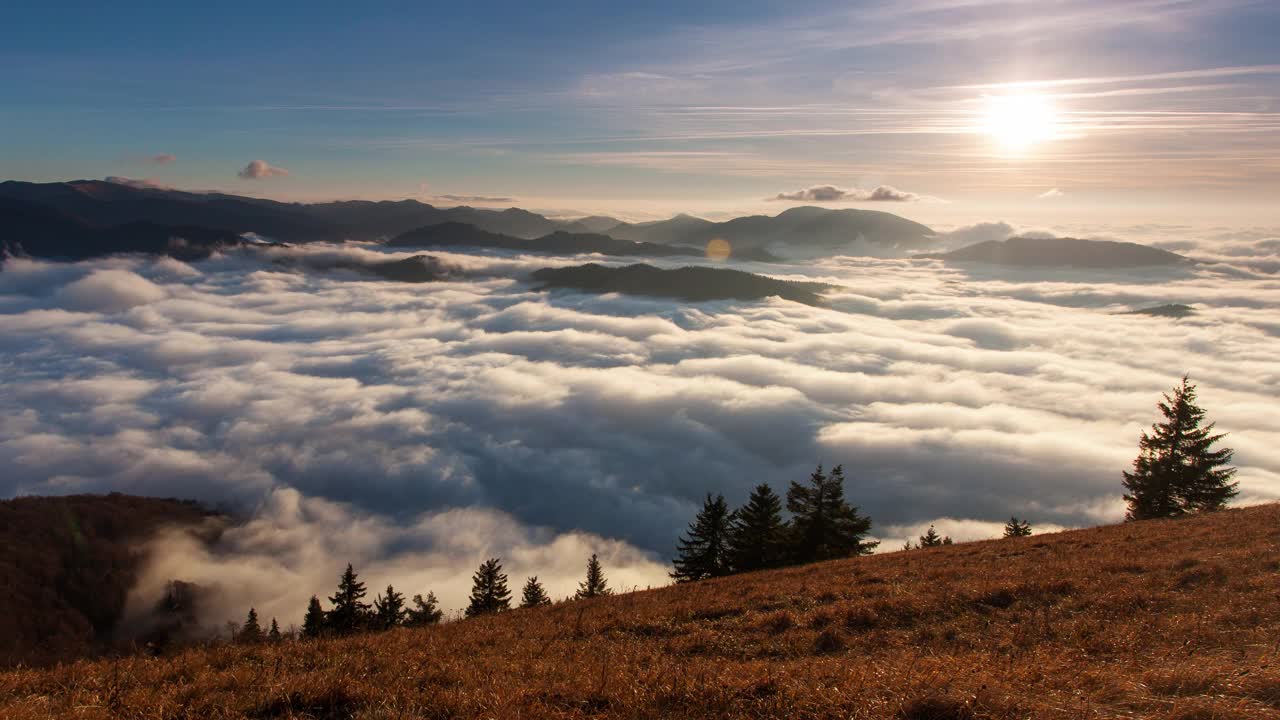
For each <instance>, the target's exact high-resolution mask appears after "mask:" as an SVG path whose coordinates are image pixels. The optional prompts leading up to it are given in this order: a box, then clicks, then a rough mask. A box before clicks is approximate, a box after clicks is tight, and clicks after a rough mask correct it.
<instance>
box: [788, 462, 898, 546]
mask: <svg viewBox="0 0 1280 720" xmlns="http://www.w3.org/2000/svg"><path fill="white" fill-rule="evenodd" d="M787 510H789V511H790V512H791V516H792V517H791V530H790V533H789V535H790V555H791V559H792V561H793V562H798V563H808V562H818V561H821V560H831V559H833V558H842V557H849V556H852V555H868V554H870V553H871V551H872V550H874V549H875V547H876V546H877V545H879V544H880V543H879V542H878V541H874V540H866V539H865V538H866V535H867V533H868V532H870V531H871V519H870V518H867V517H863V516H861V515H859V514H858V509H857V508H856V507H852V506H850V505H849V504H848V503H847V502H845V499H844V468H843V466H840V465H837V466H835V467H834V468H832V469H831V474H830V475H827V474H824V473H823V472H822V466H821V465H819V466H818V468H817V469H816V470H814V471H813V474H812V475H810V476H809V481H808V483H805V484H801V483H798V482H795V481H794V480H793V481H792V482H791V487H790V489H788V490H787Z"/></svg>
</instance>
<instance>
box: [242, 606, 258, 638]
mask: <svg viewBox="0 0 1280 720" xmlns="http://www.w3.org/2000/svg"><path fill="white" fill-rule="evenodd" d="M236 639H238V640H239V641H240V642H245V643H256V642H262V626H261V625H259V624H258V611H257V610H254V609H253V608H249V616H248V617H247V618H245V620H244V624H243V625H241V626H240V633H239V634H238V635H237V636H236Z"/></svg>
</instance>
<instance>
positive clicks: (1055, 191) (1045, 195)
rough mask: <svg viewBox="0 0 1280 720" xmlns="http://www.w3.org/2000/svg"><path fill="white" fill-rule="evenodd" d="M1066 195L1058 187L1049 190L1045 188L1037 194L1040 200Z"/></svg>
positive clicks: (1054, 198)
mask: <svg viewBox="0 0 1280 720" xmlns="http://www.w3.org/2000/svg"><path fill="white" fill-rule="evenodd" d="M1065 196H1066V193H1064V192H1062V191H1061V190H1059V189H1058V188H1049V189H1048V190H1045V191H1044V192H1042V193H1040V194H1039V195H1037V196H1036V198H1037V199H1040V200H1056V199H1058V198H1060V197H1065Z"/></svg>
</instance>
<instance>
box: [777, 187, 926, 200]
mask: <svg viewBox="0 0 1280 720" xmlns="http://www.w3.org/2000/svg"><path fill="white" fill-rule="evenodd" d="M769 199H770V200H791V201H800V202H919V201H921V200H937V198H934V197H930V196H928V195H920V194H918V193H913V192H907V191H906V190H899V189H898V188H895V187H893V186H891V185H879V186H877V187H875V188H872V189H870V190H863V189H861V188H841V187H836V186H835V185H813V186H811V187H807V188H804V189H801V190H796V191H795V192H781V193H778V194H777V195H775V196H773V197H772V198H769Z"/></svg>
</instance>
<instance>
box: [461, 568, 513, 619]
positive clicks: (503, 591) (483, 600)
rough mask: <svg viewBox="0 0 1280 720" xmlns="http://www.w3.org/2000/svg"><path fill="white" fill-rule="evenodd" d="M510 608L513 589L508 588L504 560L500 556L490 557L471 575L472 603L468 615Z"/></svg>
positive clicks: (468, 607)
mask: <svg viewBox="0 0 1280 720" xmlns="http://www.w3.org/2000/svg"><path fill="white" fill-rule="evenodd" d="M510 609H511V591H510V590H508V589H507V576H506V575H505V574H503V572H502V562H501V561H500V560H499V559H498V558H489V559H488V560H486V561H484V562H483V563H482V564H481V565H480V568H479V569H478V570H476V572H475V574H474V575H472V576H471V604H470V605H468V606H467V617H474V616H476V615H486V614H488V613H496V612H502V611H504V610H510Z"/></svg>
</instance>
